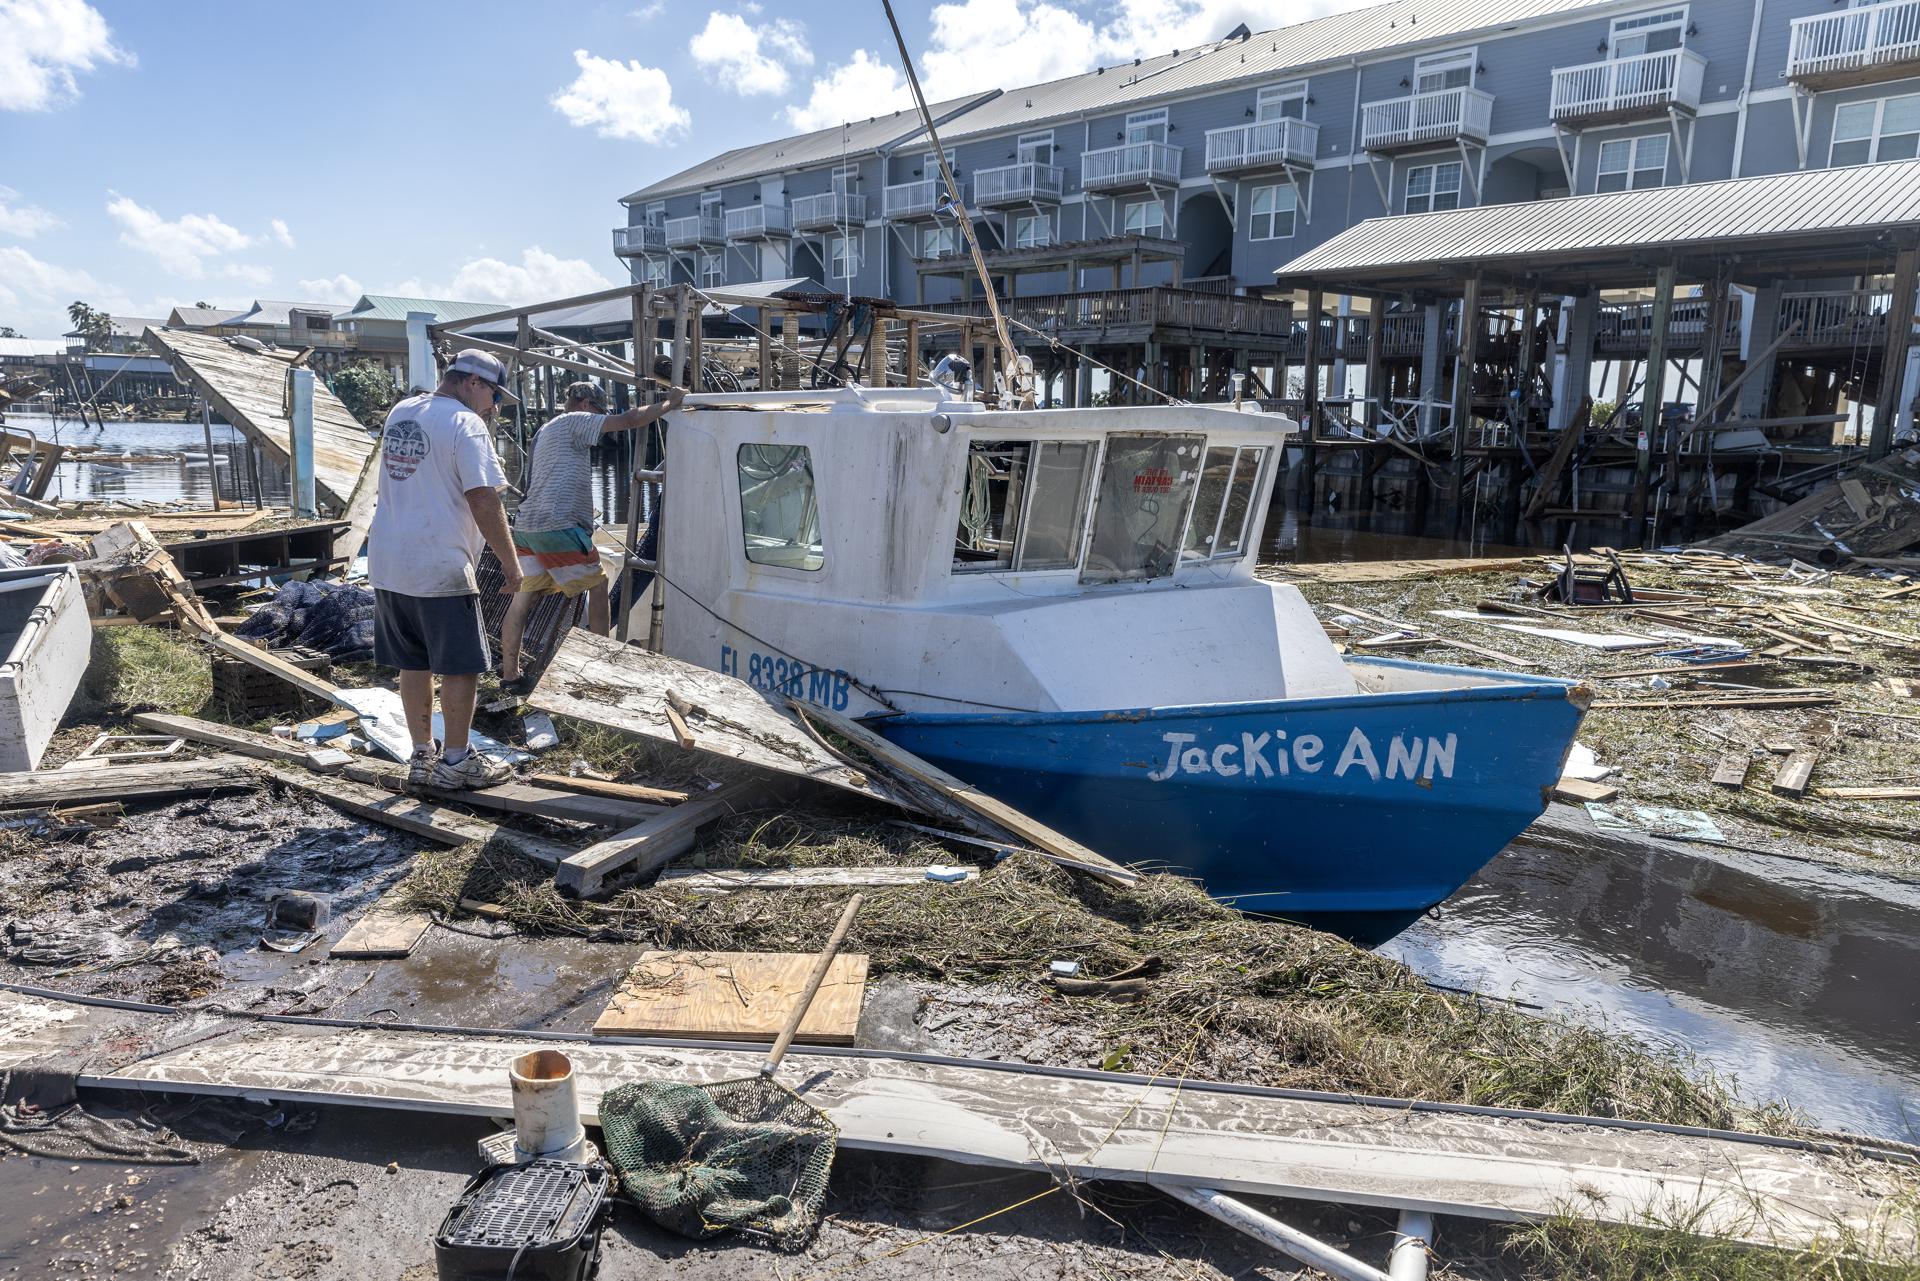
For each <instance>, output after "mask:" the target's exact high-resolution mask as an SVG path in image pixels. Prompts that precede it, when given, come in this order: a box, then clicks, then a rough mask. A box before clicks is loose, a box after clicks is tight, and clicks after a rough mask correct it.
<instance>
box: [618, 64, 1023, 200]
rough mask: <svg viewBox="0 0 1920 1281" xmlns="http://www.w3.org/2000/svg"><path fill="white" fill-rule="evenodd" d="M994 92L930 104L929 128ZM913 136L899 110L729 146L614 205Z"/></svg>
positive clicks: (916, 128) (909, 118)
mask: <svg viewBox="0 0 1920 1281" xmlns="http://www.w3.org/2000/svg"><path fill="white" fill-rule="evenodd" d="M999 92H1000V91H999V90H998V89H994V90H991V91H982V92H980V93H973V94H968V95H966V96H964V97H960V98H949V99H947V100H946V101H945V102H936V103H932V104H930V105H929V106H928V108H927V110H928V111H930V112H931V113H932V114H933V122H934V127H935V128H938V127H939V126H940V125H941V123H942V122H944V121H946V120H947V119H949V118H951V117H952V116H953V115H954V114H955V113H956V112H959V111H962V110H965V109H966V108H967V107H970V106H972V105H973V104H975V103H978V102H984V101H986V100H987V99H989V98H992V97H993V96H995V95H996V94H998V93H999ZM919 132H920V118H919V115H918V113H916V112H915V111H913V110H912V109H911V108H902V109H901V110H899V111H894V112H890V113H889V114H887V115H884V116H873V117H871V118H869V119H867V120H855V121H851V122H849V123H847V124H840V125H834V126H833V127H831V128H828V129H818V130H815V131H814V132H813V133H803V134H800V135H798V136H797V137H792V138H775V139H774V140H773V141H771V142H760V143H755V144H753V145H752V146H747V147H735V148H734V149H733V150H732V151H723V152H721V153H720V154H719V155H717V156H715V157H713V158H712V159H711V160H703V161H701V162H700V163H699V164H697V165H694V166H693V167H692V168H690V169H682V170H681V171H680V172H679V173H677V174H674V175H672V176H671V177H668V178H662V179H660V180H659V181H658V182H654V183H649V184H648V185H647V186H645V187H642V188H640V190H638V191H636V192H633V193H632V194H631V195H627V196H623V197H621V199H620V203H621V204H623V205H631V204H638V203H639V202H641V201H644V200H657V199H659V198H660V197H662V196H670V195H676V194H678V193H681V192H687V191H701V190H706V189H709V188H712V187H717V186H719V185H720V184H722V183H727V182H740V181H742V180H743V179H746V178H754V177H758V176H760V175H762V174H775V173H787V172H790V171H792V170H795V169H805V168H808V167H810V166H812V165H817V164H823V163H825V162H826V161H829V160H841V159H846V160H857V159H859V158H860V157H861V156H865V155H869V154H871V153H873V152H875V151H878V150H879V149H880V148H882V147H885V146H887V145H889V144H891V143H894V142H898V141H899V140H900V139H902V138H908V137H912V136H913V135H914V134H916V133H919Z"/></svg>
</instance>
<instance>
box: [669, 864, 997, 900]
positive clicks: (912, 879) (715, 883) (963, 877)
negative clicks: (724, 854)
mask: <svg viewBox="0 0 1920 1281" xmlns="http://www.w3.org/2000/svg"><path fill="white" fill-rule="evenodd" d="M931 870H932V869H930V868H925V867H731V868H727V867H723V868H704V869H703V868H696V867H670V868H668V869H666V870H665V871H664V872H662V873H660V879H659V881H657V882H656V884H658V885H661V886H664V887H667V888H671V889H676V890H686V891H687V892H688V893H691V894H731V893H733V892H734V891H735V890H814V889H841V888H847V889H857V888H859V887H861V886H867V885H878V886H887V885H951V884H955V883H957V882H958V881H971V880H973V879H974V878H975V877H977V876H979V875H980V869H979V868H977V867H966V868H959V867H954V868H948V869H947V870H949V871H952V872H956V873H959V875H957V876H947V877H941V878H934V877H930V876H929V875H928V872H929V871H931Z"/></svg>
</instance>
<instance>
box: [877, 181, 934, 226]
mask: <svg viewBox="0 0 1920 1281" xmlns="http://www.w3.org/2000/svg"><path fill="white" fill-rule="evenodd" d="M945 191H946V188H944V187H942V186H941V185H940V179H938V178H922V179H920V180H919V181H918V182H896V183H894V184H892V185H891V186H889V187H888V188H887V189H886V190H885V191H884V192H882V193H881V196H880V213H881V215H882V216H883V217H886V218H890V219H893V220H894V221H896V222H921V221H925V220H926V219H929V218H932V217H933V214H934V210H936V209H938V208H939V207H940V205H941V203H942V201H941V197H942V196H943V195H944V194H945Z"/></svg>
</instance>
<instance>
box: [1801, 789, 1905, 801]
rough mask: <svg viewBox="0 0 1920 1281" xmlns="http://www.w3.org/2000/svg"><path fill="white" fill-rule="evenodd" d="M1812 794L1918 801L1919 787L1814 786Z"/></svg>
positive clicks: (1860, 799)
mask: <svg viewBox="0 0 1920 1281" xmlns="http://www.w3.org/2000/svg"><path fill="white" fill-rule="evenodd" d="M1813 794H1814V795H1815V796H1824V797H1831V798H1833V799H1834V800H1848V801H1920V787H1816V788H1814V789H1813Z"/></svg>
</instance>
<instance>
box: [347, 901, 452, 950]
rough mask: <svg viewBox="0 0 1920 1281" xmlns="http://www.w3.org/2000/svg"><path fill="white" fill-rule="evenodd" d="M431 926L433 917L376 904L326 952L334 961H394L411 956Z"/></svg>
mask: <svg viewBox="0 0 1920 1281" xmlns="http://www.w3.org/2000/svg"><path fill="white" fill-rule="evenodd" d="M431 928H433V918H432V917H430V916H428V915H426V914H425V913H423V912H400V911H395V910H393V909H392V908H383V907H381V906H380V905H379V904H378V903H376V904H374V906H373V910H372V911H370V912H368V913H367V914H366V915H365V916H363V917H361V918H360V919H359V920H357V921H355V922H354V923H353V928H352V929H350V930H348V931H347V932H346V933H345V934H342V935H341V936H340V941H339V942H337V943H335V944H334V945H333V948H332V949H331V950H330V951H329V952H328V953H327V955H328V956H330V957H332V958H333V959H334V960H336V961H380V960H397V959H399V958H401V957H407V956H411V955H413V949H414V948H416V947H418V946H419V945H420V940H421V939H422V938H424V937H425V936H426V933H427V931H428V930H429V929H431Z"/></svg>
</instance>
